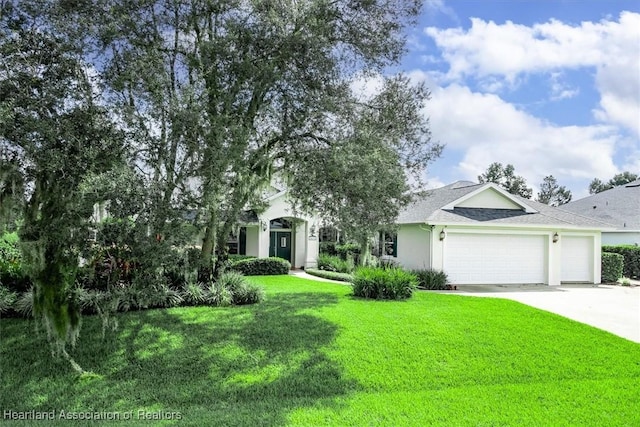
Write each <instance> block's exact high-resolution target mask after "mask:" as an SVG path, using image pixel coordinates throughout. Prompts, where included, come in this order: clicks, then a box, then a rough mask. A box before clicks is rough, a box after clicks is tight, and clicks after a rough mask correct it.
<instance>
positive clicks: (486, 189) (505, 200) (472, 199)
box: [441, 183, 538, 213]
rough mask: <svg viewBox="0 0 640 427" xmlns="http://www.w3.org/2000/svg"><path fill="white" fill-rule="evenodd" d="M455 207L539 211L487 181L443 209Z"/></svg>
mask: <svg viewBox="0 0 640 427" xmlns="http://www.w3.org/2000/svg"><path fill="white" fill-rule="evenodd" d="M455 208H477V209H509V210H514V209H515V210H522V211H524V212H526V213H536V212H538V211H537V210H536V209H534V208H532V207H531V206H529V205H528V204H526V203H523V202H522V200H520V199H518V198H516V197H515V196H513V195H512V194H510V193H509V192H507V191H505V190H503V189H502V188H500V187H498V186H497V185H495V184H492V183H487V184H485V185H483V186H481V187H480V188H478V189H476V190H475V191H472V192H470V193H467V194H465V195H464V196H462V197H460V198H458V199H456V200H454V201H452V202H450V203H448V204H446V205H444V206H442V208H441V209H444V210H453V209H455Z"/></svg>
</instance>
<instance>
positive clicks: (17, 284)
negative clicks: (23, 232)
mask: <svg viewBox="0 0 640 427" xmlns="http://www.w3.org/2000/svg"><path fill="white" fill-rule="evenodd" d="M18 244H19V240H18V234H17V233H15V232H14V233H5V234H3V235H2V236H0V284H2V285H3V286H5V287H6V288H7V289H8V290H9V291H12V292H16V293H22V292H26V291H27V290H29V288H30V287H31V282H30V281H29V278H28V277H27V276H26V274H25V273H24V270H23V269H22V253H21V252H20V248H19V247H18Z"/></svg>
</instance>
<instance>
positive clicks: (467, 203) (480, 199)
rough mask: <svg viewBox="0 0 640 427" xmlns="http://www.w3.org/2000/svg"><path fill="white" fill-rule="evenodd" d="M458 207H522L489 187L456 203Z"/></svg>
mask: <svg viewBox="0 0 640 427" xmlns="http://www.w3.org/2000/svg"><path fill="white" fill-rule="evenodd" d="M456 206H457V207H460V208H491V209H521V208H522V207H521V206H520V205H518V204H516V203H514V202H513V201H511V200H509V199H507V198H506V197H504V196H503V195H502V194H500V193H498V192H497V191H495V190H493V189H491V188H489V189H487V190H485V191H482V192H480V193H478V194H476V195H474V196H472V197H470V198H468V199H467V200H464V201H462V202H460V203H458V204H456Z"/></svg>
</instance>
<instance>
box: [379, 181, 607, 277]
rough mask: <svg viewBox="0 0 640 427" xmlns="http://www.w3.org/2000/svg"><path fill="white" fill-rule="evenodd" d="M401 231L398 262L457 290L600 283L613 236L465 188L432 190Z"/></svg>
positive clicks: (498, 191) (484, 189)
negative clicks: (438, 273)
mask: <svg viewBox="0 0 640 427" xmlns="http://www.w3.org/2000/svg"><path fill="white" fill-rule="evenodd" d="M397 224H398V229H397V237H396V243H395V244H396V245H397V246H396V247H395V248H394V250H393V254H394V256H395V258H396V260H397V262H398V263H399V264H401V265H402V266H404V267H406V268H411V269H422V268H433V269H437V270H442V271H444V272H445V273H447V275H448V277H449V281H450V283H452V284H546V285H560V284H561V283H600V273H601V260H600V256H601V249H600V247H601V231H602V230H603V229H611V228H610V226H609V225H608V224H605V223H602V222H600V221H597V220H594V219H590V218H586V217H583V216H581V215H577V214H573V213H570V212H567V211H564V210H560V209H558V208H554V207H551V206H548V205H545V204H542V203H538V202H535V201H532V200H527V199H523V198H520V197H518V196H514V195H512V194H509V193H508V192H506V191H505V190H503V189H502V188H500V187H498V186H497V185H495V184H491V183H487V184H476V183H473V182H466V181H459V182H456V183H453V184H450V185H447V186H445V187H442V188H438V189H434V190H430V191H429V194H428V195H427V196H426V197H424V198H423V199H421V200H418V201H416V202H415V203H414V204H412V205H410V206H408V207H406V208H405V209H403V211H402V212H401V213H400V215H399V217H398V220H397ZM389 252H390V251H389ZM389 252H388V253H389Z"/></svg>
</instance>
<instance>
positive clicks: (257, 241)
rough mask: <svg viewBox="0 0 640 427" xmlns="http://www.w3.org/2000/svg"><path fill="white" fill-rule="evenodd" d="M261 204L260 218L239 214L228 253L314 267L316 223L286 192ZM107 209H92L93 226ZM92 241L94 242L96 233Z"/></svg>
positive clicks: (273, 192)
mask: <svg viewBox="0 0 640 427" xmlns="http://www.w3.org/2000/svg"><path fill="white" fill-rule="evenodd" d="M264 202H265V204H266V205H267V208H266V209H265V210H264V212H262V213H261V214H257V213H256V212H255V211H254V210H245V211H243V212H242V213H241V215H240V218H239V223H238V226H237V227H236V230H235V232H234V233H233V234H232V235H231V236H229V239H228V240H227V244H228V247H229V253H230V254H237V255H252V256H256V257H259V258H266V257H270V256H273V257H279V258H283V259H286V260H287V261H289V262H290V263H291V266H292V267H293V268H313V267H316V266H317V259H318V252H319V242H318V232H319V221H318V219H317V218H316V217H315V216H309V215H303V214H299V213H295V212H294V211H293V209H292V207H291V204H290V203H289V202H288V200H287V191H286V190H279V189H278V188H276V187H270V188H269V190H268V192H267V193H266V194H265V198H264ZM108 205H109V202H103V203H99V204H95V205H94V212H93V216H92V221H93V222H94V223H98V222H101V221H103V220H105V219H106V218H107V217H108V216H109V212H108ZM195 216H196V212H195V211H188V212H185V213H184V217H185V219H187V220H193V219H194V218H195ZM203 234H204V233H201V234H199V235H198V236H196V237H195V238H194V242H193V243H194V245H195V246H198V245H200V244H202V238H203ZM91 238H92V239H93V240H95V238H96V231H95V230H93V231H92V233H91Z"/></svg>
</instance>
